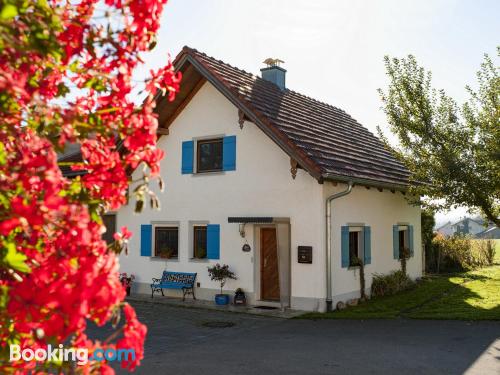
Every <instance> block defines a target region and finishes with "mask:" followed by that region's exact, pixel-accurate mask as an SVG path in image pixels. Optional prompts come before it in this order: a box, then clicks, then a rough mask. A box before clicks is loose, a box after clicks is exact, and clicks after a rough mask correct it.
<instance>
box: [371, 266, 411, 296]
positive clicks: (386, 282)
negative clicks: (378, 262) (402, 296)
mask: <svg viewBox="0 0 500 375" xmlns="http://www.w3.org/2000/svg"><path fill="white" fill-rule="evenodd" d="M414 285H415V282H414V281H412V280H411V279H410V278H409V277H408V275H406V274H405V273H404V272H403V271H392V272H391V273H390V274H388V275H380V274H375V275H373V281H372V297H381V296H388V295H391V294H395V293H398V292H401V291H403V290H407V289H410V288H412V287H413V286H414Z"/></svg>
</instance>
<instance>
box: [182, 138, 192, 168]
mask: <svg viewBox="0 0 500 375" xmlns="http://www.w3.org/2000/svg"><path fill="white" fill-rule="evenodd" d="M193 156H194V142H193V141H184V142H182V174H189V173H193Z"/></svg>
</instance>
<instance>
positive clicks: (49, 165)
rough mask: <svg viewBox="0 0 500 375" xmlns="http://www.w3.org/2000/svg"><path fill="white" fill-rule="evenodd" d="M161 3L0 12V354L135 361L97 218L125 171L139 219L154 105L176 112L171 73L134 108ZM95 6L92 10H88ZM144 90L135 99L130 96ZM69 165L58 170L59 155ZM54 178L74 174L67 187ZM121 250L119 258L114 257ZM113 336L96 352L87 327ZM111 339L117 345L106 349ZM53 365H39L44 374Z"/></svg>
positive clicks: (113, 263) (130, 322) (154, 167)
mask: <svg viewBox="0 0 500 375" xmlns="http://www.w3.org/2000/svg"><path fill="white" fill-rule="evenodd" d="M165 3H166V0H131V1H122V0H105V1H104V2H102V1H101V2H98V1H97V0H81V1H78V2H72V1H62V0H61V1H59V0H48V1H46V2H44V1H33V2H24V1H10V2H8V3H5V2H4V3H2V4H1V5H0V13H1V15H2V17H1V18H0V45H1V46H2V48H0V111H1V114H2V124H1V125H0V249H2V251H0V356H1V357H2V358H7V357H8V355H9V354H8V351H9V348H8V346H7V343H19V344H20V345H21V346H22V347H25V348H28V347H29V348H31V349H37V348H47V346H48V344H49V343H50V344H52V345H53V344H54V343H57V344H58V343H64V344H65V346H66V347H67V346H71V347H74V348H86V349H88V350H89V351H90V352H91V353H92V352H93V351H95V350H96V349H98V348H99V349H106V348H124V349H133V350H134V351H135V359H129V360H128V361H126V362H123V363H122V366H123V367H124V368H127V369H129V370H133V369H135V368H136V367H137V366H138V365H139V364H140V361H141V360H142V358H143V354H144V352H143V345H144V339H145V335H146V331H147V330H146V327H145V326H144V325H143V324H141V323H140V322H139V321H138V320H137V316H136V314H135V312H134V309H133V308H132V307H131V306H129V305H128V304H126V303H125V302H124V298H125V289H124V288H123V285H122V284H121V282H120V279H119V277H118V275H119V264H118V257H117V253H116V251H118V250H120V249H123V248H125V247H126V246H124V245H126V243H127V240H128V239H129V238H130V237H131V236H132V233H131V232H130V231H129V230H128V229H127V228H126V227H123V228H121V230H120V232H119V233H115V234H114V239H115V240H116V241H117V242H116V244H118V245H122V246H118V247H117V246H107V244H106V243H105V241H104V240H103V239H102V233H103V223H102V219H101V217H102V215H103V214H104V213H106V212H107V211H109V210H117V209H119V208H120V206H121V205H123V204H125V203H126V202H127V200H128V198H129V196H128V195H129V193H128V185H129V181H128V178H129V174H130V171H132V170H134V169H135V168H137V167H138V166H139V165H140V164H143V165H144V166H145V167H147V168H145V169H144V170H145V172H144V175H143V179H142V180H141V181H138V182H137V183H138V185H139V186H143V187H144V189H138V190H137V191H139V192H140V193H141V194H136V195H135V198H137V199H139V203H141V204H138V205H137V207H139V208H140V207H142V202H143V201H145V200H146V198H147V197H146V196H145V194H144V192H148V191H149V189H148V188H147V184H148V183H149V181H150V180H151V178H152V177H154V176H156V175H158V173H159V167H160V160H161V158H162V157H163V152H162V151H161V150H159V149H158V148H157V147H156V132H157V128H158V122H157V118H156V115H155V113H154V103H155V100H154V98H155V95H168V98H169V100H173V99H174V97H175V94H176V92H177V91H178V90H179V84H180V80H181V75H180V73H177V72H175V70H174V67H173V66H172V64H171V63H170V62H169V61H168V59H167V61H166V65H165V67H164V68H161V69H159V70H157V71H155V72H151V78H150V79H149V80H147V81H146V82H144V86H145V87H144V89H143V92H145V93H146V97H145V98H144V100H143V102H142V104H141V105H140V106H137V105H136V104H135V103H134V98H133V95H132V93H133V92H137V91H138V90H137V89H138V87H137V86H136V85H137V83H134V82H136V81H134V80H133V79H132V76H133V73H134V71H135V70H136V68H137V67H138V66H139V65H140V64H141V63H142V61H143V59H142V54H144V53H145V52H147V51H149V50H150V49H151V48H153V47H154V44H155V34H156V32H157V31H158V29H159V27H160V17H161V14H162V11H163V7H164V5H165ZM97 4H98V5H97ZM141 88H142V87H141ZM68 147H71V148H76V149H79V151H80V152H79V154H78V155H80V156H78V157H75V155H76V154H75V155H72V154H70V155H72V157H70V158H68V159H66V158H62V159H60V160H59V162H58V154H59V155H60V154H61V153H62V152H63V151H64V149H65V148H68ZM60 168H66V169H67V170H68V171H73V175H74V178H72V179H67V178H65V177H64V176H63V175H62V173H61V169H60ZM117 249H118V250H117ZM121 309H123V313H124V316H125V321H124V324H123V326H122V327H121V328H117V329H118V332H117V333H118V334H116V335H112V336H111V337H110V338H109V339H107V340H103V341H102V342H101V341H98V340H91V339H89V338H88V337H87V336H86V334H85V331H86V328H87V323H88V322H93V324H97V325H99V326H102V325H105V324H107V323H110V322H114V321H116V320H117V317H118V316H119V313H120V311H121ZM116 338H118V340H117V341H116ZM49 365H50V366H51V367H48V366H49ZM72 366H73V363H68V362H63V363H51V364H47V363H40V362H35V361H32V362H25V361H16V362H7V363H4V362H2V363H0V373H4V372H7V373H15V372H18V373H27V372H30V371H32V372H33V373H46V372H48V371H49V370H50V371H51V372H54V369H55V372H67V371H71V368H72ZM78 369H79V370H80V371H81V372H82V373H84V374H88V373H91V372H95V371H98V372H100V373H104V374H107V373H113V369H112V368H111V367H109V364H107V363H106V362H105V361H103V362H97V361H91V362H89V363H88V364H85V365H82V366H78Z"/></svg>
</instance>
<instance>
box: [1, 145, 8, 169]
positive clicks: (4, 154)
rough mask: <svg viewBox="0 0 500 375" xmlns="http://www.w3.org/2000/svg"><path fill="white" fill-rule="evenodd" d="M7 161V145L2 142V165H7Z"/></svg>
mask: <svg viewBox="0 0 500 375" xmlns="http://www.w3.org/2000/svg"><path fill="white" fill-rule="evenodd" d="M6 163H7V153H6V152H5V146H4V144H3V143H2V142H0V165H5V164H6Z"/></svg>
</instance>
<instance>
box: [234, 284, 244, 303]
mask: <svg viewBox="0 0 500 375" xmlns="http://www.w3.org/2000/svg"><path fill="white" fill-rule="evenodd" d="M246 303H247V297H246V296H245V292H244V291H243V289H241V288H238V289H236V291H235V292H234V304H235V305H246Z"/></svg>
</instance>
